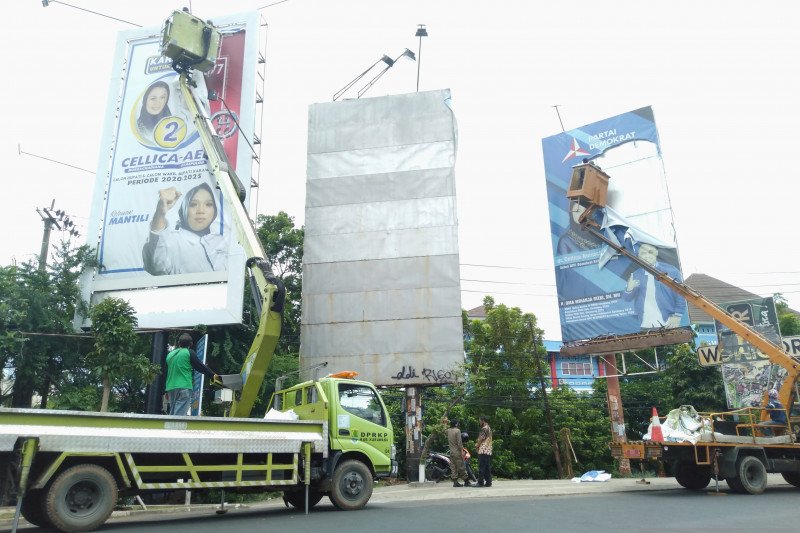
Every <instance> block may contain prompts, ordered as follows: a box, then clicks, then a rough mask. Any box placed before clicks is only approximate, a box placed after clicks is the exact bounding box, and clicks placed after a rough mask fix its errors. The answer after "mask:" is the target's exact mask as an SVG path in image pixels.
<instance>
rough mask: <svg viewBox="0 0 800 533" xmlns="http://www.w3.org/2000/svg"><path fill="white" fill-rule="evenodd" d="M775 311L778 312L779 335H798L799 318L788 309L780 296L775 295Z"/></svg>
mask: <svg viewBox="0 0 800 533" xmlns="http://www.w3.org/2000/svg"><path fill="white" fill-rule="evenodd" d="M775 309H776V311H777V312H778V323H779V324H780V328H781V335H782V336H783V337H791V336H792V335H800V316H798V314H797V312H795V311H793V310H791V309H789V303H788V302H787V301H786V300H785V299H784V298H783V296H782V295H780V294H777V295H775Z"/></svg>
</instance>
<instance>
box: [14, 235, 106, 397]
mask: <svg viewBox="0 0 800 533" xmlns="http://www.w3.org/2000/svg"><path fill="white" fill-rule="evenodd" d="M92 264H94V259H93V254H92V252H91V250H90V249H89V248H88V247H86V246H82V247H79V248H75V249H73V248H70V246H69V243H68V242H66V241H62V242H61V244H60V246H59V247H57V248H56V250H55V257H54V260H53V261H51V263H50V264H48V265H47V270H46V271H43V270H40V269H39V267H38V265H37V264H35V263H33V262H32V261H27V262H25V263H23V264H21V265H19V266H17V265H11V266H8V267H3V268H2V272H0V294H2V298H0V302H2V303H0V324H1V325H2V327H3V334H2V335H0V361H2V363H3V368H4V369H7V370H8V372H9V375H10V376H12V377H13V379H14V388H13V393H12V398H11V403H12V405H13V406H15V407H30V406H31V398H32V396H33V394H34V392H38V393H39V394H40V395H41V397H42V406H47V402H48V398H49V395H50V394H51V392H57V391H58V390H59V389H60V388H61V387H62V386H63V385H64V383H65V381H66V380H68V379H69V378H68V374H67V373H66V372H65V370H66V369H71V368H74V367H75V366H77V365H78V364H79V360H80V358H81V357H82V354H83V353H84V350H85V349H86V348H87V347H88V346H87V345H85V344H83V343H82V342H81V339H79V338H78V337H75V336H74V334H73V331H72V317H73V316H74V314H75V310H76V305H80V304H79V303H78V302H79V298H78V285H77V280H78V278H79V277H80V275H81V272H82V271H83V269H84V268H86V267H87V266H90V265H92ZM26 333H27V334H26Z"/></svg>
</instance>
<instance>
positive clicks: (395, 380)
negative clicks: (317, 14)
mask: <svg viewBox="0 0 800 533" xmlns="http://www.w3.org/2000/svg"><path fill="white" fill-rule="evenodd" d="M376 117H380V120H376ZM308 123H309V128H308V171H307V173H308V177H307V182H306V217H305V241H304V248H303V252H304V253H303V316H302V328H301V338H300V342H301V346H300V367H301V368H305V367H310V366H311V365H314V364H317V363H323V362H327V363H328V367H327V368H328V371H330V372H337V371H340V370H355V371H357V372H359V379H366V380H368V381H371V382H373V383H375V384H376V385H394V386H405V385H436V384H441V383H451V382H454V381H456V380H457V379H458V375H459V374H458V372H457V367H458V365H459V364H460V363H463V361H464V336H463V327H462V323H461V284H460V279H459V262H458V219H457V216H456V197H455V195H456V192H455V171H454V164H455V156H456V123H455V118H454V116H453V112H452V110H451V109H450V91H449V90H447V89H445V90H439V91H427V92H420V93H414V94H403V95H394V96H385V97H381V98H362V99H359V100H345V101H342V102H331V103H323V104H314V105H312V106H311V108H310V110H309V121H308Z"/></svg>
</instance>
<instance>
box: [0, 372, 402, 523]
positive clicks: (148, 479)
mask: <svg viewBox="0 0 800 533" xmlns="http://www.w3.org/2000/svg"><path fill="white" fill-rule="evenodd" d="M271 405H272V407H273V408H275V410H277V411H281V412H290V411H291V412H294V413H296V414H297V416H298V418H299V419H298V420H274V419H254V418H230V417H229V418H216V417H182V416H162V415H138V414H122V413H96V412H72V411H55V410H43V409H0V469H2V470H0V472H2V474H3V477H4V480H5V484H6V489H7V491H8V492H12V493H16V494H18V497H19V502H18V504H19V505H18V506H19V508H20V511H21V514H22V516H24V517H25V519H26V520H28V521H29V522H31V523H33V524H36V525H38V526H42V527H54V528H56V529H59V530H61V531H88V530H91V529H94V528H95V527H98V526H99V525H101V524H102V523H104V522H105V521H106V519H107V518H108V517H109V515H110V514H111V512H112V510H113V509H114V506H115V505H116V503H117V498H118V497H119V496H134V495H138V494H142V493H146V492H163V491H169V490H179V489H191V490H208V489H224V490H226V491H235V492H247V491H265V490H277V491H283V494H284V499H285V500H286V502H287V503H289V504H291V505H292V506H294V507H297V508H304V507H305V508H306V510H307V509H308V508H310V507H313V506H314V505H315V504H317V503H318V502H319V501H320V500H321V499H322V497H323V496H325V495H328V496H329V497H330V500H331V502H332V503H333V504H334V505H335V506H336V507H337V508H339V509H343V510H355V509H361V508H362V507H364V506H365V505H366V503H367V502H368V501H369V498H370V496H371V494H372V487H373V481H374V480H375V479H377V478H385V477H389V476H396V475H397V462H396V461H395V448H394V444H393V432H392V424H391V421H390V419H389V416H388V412H387V411H386V407H385V406H384V404H383V401H382V400H381V397H380V395H379V394H378V391H377V390H376V389H375V387H374V386H373V385H372V384H370V383H367V382H364V381H357V380H354V379H347V378H341V377H334V376H330V377H326V378H322V379H319V380H316V381H308V382H305V383H301V384H299V385H296V386H293V387H290V388H287V389H285V390H282V391H279V392H276V393H275V394H274V395H273V398H272V402H271ZM306 503H307V507H306Z"/></svg>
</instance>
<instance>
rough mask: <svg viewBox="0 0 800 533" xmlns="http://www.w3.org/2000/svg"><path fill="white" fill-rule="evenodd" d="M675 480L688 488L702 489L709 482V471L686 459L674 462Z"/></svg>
mask: <svg viewBox="0 0 800 533" xmlns="http://www.w3.org/2000/svg"><path fill="white" fill-rule="evenodd" d="M674 472H675V480H676V481H677V482H678V484H679V485H680V486H681V487H683V488H685V489H689V490H702V489H704V488H706V487H707V486H708V484H709V483H710V482H711V473H710V472H709V471H708V470H707V469H705V468H701V467H699V466H697V465H696V464H694V463H690V462H688V461H678V462H677V463H675V468H674Z"/></svg>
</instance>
